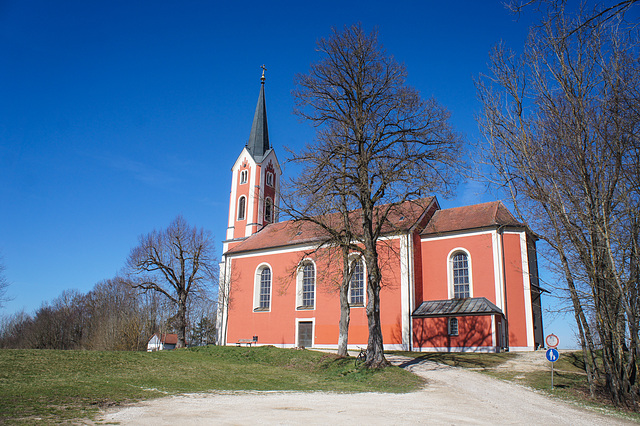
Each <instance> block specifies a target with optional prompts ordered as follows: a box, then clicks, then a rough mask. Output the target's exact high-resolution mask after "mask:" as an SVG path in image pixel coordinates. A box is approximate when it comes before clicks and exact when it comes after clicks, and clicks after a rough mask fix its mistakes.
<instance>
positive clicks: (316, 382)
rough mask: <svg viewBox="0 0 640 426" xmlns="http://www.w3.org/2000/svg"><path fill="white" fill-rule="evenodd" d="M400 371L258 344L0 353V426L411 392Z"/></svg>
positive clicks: (410, 378) (412, 385)
mask: <svg viewBox="0 0 640 426" xmlns="http://www.w3.org/2000/svg"><path fill="white" fill-rule="evenodd" d="M423 384H424V383H423V380H422V379H420V378H419V377H417V376H414V375H412V374H410V373H408V372H406V371H404V370H402V369H400V368H397V367H391V368H385V369H383V370H373V371H372V370H368V369H364V368H355V367H354V365H353V358H351V359H340V358H337V357H336V356H335V355H331V354H324V353H320V352H314V351H297V350H292V349H277V348H274V347H268V346H261V347H256V348H244V347H243V348H237V347H214V346H212V347H203V348H191V349H183V350H176V351H167V352H149V353H147V352H99V351H54V350H0V423H5V422H12V423H22V422H24V423H35V422H43V421H44V422H50V423H58V422H64V421H68V420H72V419H77V418H83V417H92V416H94V415H95V414H96V413H97V412H98V410H99V409H100V408H105V407H109V406H112V405H120V404H123V403H126V402H133V401H139V400H142V399H149V398H155V397H160V396H165V395H167V394H179V393H189V392H211V391H217V390H299V391H333V392H373V391H377V392H409V391H413V390H416V389H419V388H420V387H421V386H423Z"/></svg>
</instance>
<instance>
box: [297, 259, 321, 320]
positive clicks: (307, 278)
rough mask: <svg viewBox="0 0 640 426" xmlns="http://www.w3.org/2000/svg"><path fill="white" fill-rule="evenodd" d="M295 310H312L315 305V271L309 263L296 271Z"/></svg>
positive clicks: (306, 262) (305, 263)
mask: <svg viewBox="0 0 640 426" xmlns="http://www.w3.org/2000/svg"><path fill="white" fill-rule="evenodd" d="M297 287H298V290H297V297H296V299H297V300H296V302H297V309H314V308H315V303H316V270H315V267H314V265H313V263H312V262H311V261H305V262H304V263H303V264H302V265H301V266H300V268H299V269H298V285H297Z"/></svg>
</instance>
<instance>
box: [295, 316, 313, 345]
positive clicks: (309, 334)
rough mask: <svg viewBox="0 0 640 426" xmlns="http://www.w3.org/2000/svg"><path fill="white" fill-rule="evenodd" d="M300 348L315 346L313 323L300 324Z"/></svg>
mask: <svg viewBox="0 0 640 426" xmlns="http://www.w3.org/2000/svg"><path fill="white" fill-rule="evenodd" d="M298 346H299V347H301V348H310V347H312V346H313V323H312V322H311V321H304V322H302V321H301V322H299V323H298Z"/></svg>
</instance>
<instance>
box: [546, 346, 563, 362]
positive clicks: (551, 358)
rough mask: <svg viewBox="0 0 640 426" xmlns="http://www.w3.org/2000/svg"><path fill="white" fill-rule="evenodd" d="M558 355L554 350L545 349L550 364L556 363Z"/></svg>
mask: <svg viewBox="0 0 640 426" xmlns="http://www.w3.org/2000/svg"><path fill="white" fill-rule="evenodd" d="M559 357H560V354H559V353H558V350H557V349H556V348H551V349H547V359H548V360H549V361H551V362H556V361H557V360H558V358H559Z"/></svg>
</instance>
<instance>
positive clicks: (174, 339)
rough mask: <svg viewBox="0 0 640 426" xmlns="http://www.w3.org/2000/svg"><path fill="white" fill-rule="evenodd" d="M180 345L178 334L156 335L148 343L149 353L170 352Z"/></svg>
mask: <svg viewBox="0 0 640 426" xmlns="http://www.w3.org/2000/svg"><path fill="white" fill-rule="evenodd" d="M177 344H178V335H177V334H158V333H155V334H154V335H153V336H151V338H150V339H149V343H147V352H153V351H170V350H171V349H175V348H176V345H177Z"/></svg>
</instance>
